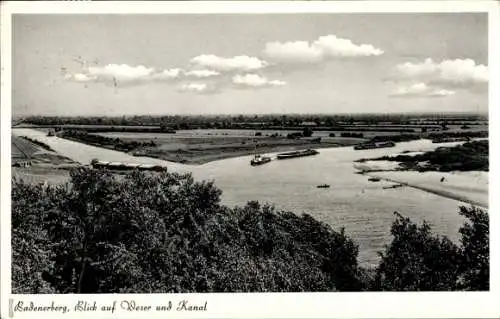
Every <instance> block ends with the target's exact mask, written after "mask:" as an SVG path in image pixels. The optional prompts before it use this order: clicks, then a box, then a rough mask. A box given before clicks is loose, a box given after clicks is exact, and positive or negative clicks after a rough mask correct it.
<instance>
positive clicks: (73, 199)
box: [12, 168, 362, 293]
mask: <svg viewBox="0 0 500 319" xmlns="http://www.w3.org/2000/svg"><path fill="white" fill-rule="evenodd" d="M13 193H14V194H15V196H14V197H13V200H14V201H15V205H14V207H13V208H14V210H13V238H12V245H13V253H14V258H13V261H14V262H13V269H15V270H16V275H15V276H14V277H13V279H14V281H15V282H14V283H13V287H14V291H21V292H25V293H27V292H31V293H35V292H51V291H53V292H57V293H120V292H144V293H146V292H147V293H153V292H156V293H159V292H222V291H233V292H234V291H241V292H244V291H257V292H263V291H333V290H359V289H360V287H361V286H362V284H361V283H360V281H359V279H358V266H357V253H358V250H357V247H356V245H355V244H354V243H353V242H352V241H351V240H350V239H349V238H348V237H347V236H346V235H345V234H344V232H343V231H341V232H340V233H337V232H335V231H333V230H332V229H331V227H330V226H328V225H326V224H324V223H322V222H319V221H316V220H315V219H313V218H312V217H311V216H309V215H303V216H297V215H295V214H293V213H289V212H278V211H276V210H275V209H274V208H273V207H270V206H261V205H260V204H258V203H256V202H250V203H249V204H248V205H247V206H245V207H243V208H238V207H237V208H234V209H230V208H227V207H224V206H221V205H220V195H221V192H220V190H219V189H217V188H216V187H215V186H214V185H213V183H211V182H201V183H198V182H194V180H193V178H192V177H191V175H188V174H185V175H180V174H171V173H166V172H164V173H159V174H155V173H144V172H133V173H130V174H127V175H125V176H124V177H121V178H118V177H116V176H115V175H112V174H111V173H109V172H106V171H99V170H93V169H83V168H82V169H78V170H74V171H72V173H71V183H70V184H69V185H65V186H57V187H48V188H46V189H43V188H40V187H38V186H31V185H27V184H24V183H22V182H16V183H14V184H13ZM27 221H30V222H29V223H28V222H27ZM28 234H31V235H30V236H27V235H28ZM25 241H26V243H25ZM31 250H32V252H30V251H31ZM29 270H31V271H29ZM33 270H34V271H33ZM40 274H43V278H42V277H41V275H40ZM26 280H29V282H30V283H31V284H30V286H28V287H19V285H21V283H25V282H26Z"/></svg>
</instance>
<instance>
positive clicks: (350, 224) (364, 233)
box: [12, 129, 467, 266]
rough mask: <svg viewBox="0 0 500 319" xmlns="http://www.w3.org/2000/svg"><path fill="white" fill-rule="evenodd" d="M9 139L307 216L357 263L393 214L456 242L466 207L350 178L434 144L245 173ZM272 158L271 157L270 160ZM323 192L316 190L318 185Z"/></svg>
mask: <svg viewBox="0 0 500 319" xmlns="http://www.w3.org/2000/svg"><path fill="white" fill-rule="evenodd" d="M12 134H14V135H19V136H23V135H24V136H28V137H30V138H34V139H36V140H39V141H41V142H44V143H46V144H48V145H49V146H50V147H52V148H53V149H54V150H55V151H56V152H58V153H60V154H62V155H64V156H67V157H69V158H71V159H73V160H75V161H78V162H80V163H83V164H88V163H89V162H90V161H91V160H92V159H93V158H98V159H99V160H103V161H120V162H130V163H145V164H162V165H167V167H168V169H169V171H175V172H191V173H193V176H194V177H195V178H196V179H198V180H207V179H208V180H215V183H216V185H217V186H218V187H219V188H220V189H222V191H223V195H222V201H223V203H224V204H227V205H229V206H234V205H244V204H245V203H246V202H247V201H249V200H258V201H260V202H268V203H272V204H274V205H275V206H276V207H277V208H279V209H285V210H291V211H293V212H296V213H302V212H304V213H309V214H310V215H312V216H313V217H315V218H317V219H319V220H322V221H324V222H326V223H328V224H330V225H331V226H332V227H333V228H334V229H336V230H339V229H340V227H345V231H346V233H347V234H348V235H349V236H351V238H352V239H353V240H354V241H355V242H356V243H357V244H358V245H359V261H360V263H361V264H362V265H365V266H366V265H375V264H376V263H377V262H378V255H377V252H378V251H381V250H383V249H384V245H386V244H388V243H389V242H390V240H391V236H390V227H391V224H392V222H393V221H394V214H393V212H394V211H398V212H399V213H401V214H402V215H404V216H408V217H410V218H411V219H412V220H413V221H416V222H421V221H423V220H424V219H425V220H427V221H428V222H429V224H430V225H431V226H432V229H433V230H434V231H435V232H436V233H439V234H441V235H446V236H448V237H449V238H450V239H451V240H453V241H457V240H458V229H459V227H460V226H461V225H462V223H463V218H462V217H461V216H459V215H458V206H459V205H467V204H465V203H462V202H459V201H457V200H453V199H449V198H445V197H441V196H438V195H435V194H431V193H428V192H424V191H421V190H418V189H414V188H410V187H401V188H395V189H383V186H387V185H391V184H392V183H390V182H384V181H381V182H378V183H374V182H370V181H368V179H367V177H366V176H362V175H359V174H356V170H355V168H354V165H353V161H354V160H356V159H359V158H372V157H379V156H383V155H392V154H398V153H401V152H402V151H428V150H432V149H435V148H436V147H438V146H444V145H450V146H451V145H454V144H456V143H446V144H432V143H431V142H430V141H428V140H418V141H411V142H404V143H399V144H398V145H397V146H396V147H393V148H386V149H375V150H361V151H354V150H353V148H352V147H341V148H331V149H321V150H320V154H319V155H317V156H311V157H304V158H297V159H290V160H283V161H272V162H270V163H268V164H265V165H262V166H257V167H252V166H250V165H249V160H250V156H245V157H238V158H230V159H225V160H220V161H215V162H210V163H207V164H204V165H199V166H188V165H183V164H178V163H171V162H167V161H162V160H158V159H152V158H144V157H134V156H131V155H127V154H124V153H122V152H117V151H113V150H107V149H102V148H98V147H94V146H90V145H85V144H82V143H78V142H73V141H69V140H65V139H61V138H57V137H47V136H46V133H44V132H41V131H37V130H33V129H13V130H12ZM271 155H274V154H271ZM324 183H326V184H330V185H331V187H330V188H326V189H318V188H316V186H317V185H319V184H324Z"/></svg>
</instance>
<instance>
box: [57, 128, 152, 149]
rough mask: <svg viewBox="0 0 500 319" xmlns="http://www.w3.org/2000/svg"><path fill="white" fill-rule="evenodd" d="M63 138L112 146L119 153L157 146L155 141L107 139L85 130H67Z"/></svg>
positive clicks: (62, 134)
mask: <svg viewBox="0 0 500 319" xmlns="http://www.w3.org/2000/svg"><path fill="white" fill-rule="evenodd" d="M60 136H61V137H62V138H68V139H75V140H78V141H81V142H84V143H87V144H92V145H96V146H112V147H113V148H114V149H116V150H119V151H126V152H129V151H133V150H135V149H137V148H139V147H154V146H156V143H155V141H153V140H150V141H149V142H138V141H135V140H132V141H127V140H122V139H120V138H118V137H116V138H113V137H107V136H102V135H98V134H89V133H87V132H86V131H83V130H65V131H63V132H62V133H60Z"/></svg>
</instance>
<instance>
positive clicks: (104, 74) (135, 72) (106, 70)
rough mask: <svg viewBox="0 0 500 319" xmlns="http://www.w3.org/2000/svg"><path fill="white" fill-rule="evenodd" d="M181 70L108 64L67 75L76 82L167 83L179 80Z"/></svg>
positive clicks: (67, 77)
mask: <svg viewBox="0 0 500 319" xmlns="http://www.w3.org/2000/svg"><path fill="white" fill-rule="evenodd" d="M181 71H182V70H181V69H164V70H157V69H154V68H148V67H145V66H143V65H138V66H129V65H127V64H108V65H105V66H91V67H88V68H86V69H85V70H84V71H83V72H82V73H76V74H70V75H66V79H69V80H73V81H76V82H90V81H94V82H114V81H116V82H118V83H120V82H123V83H142V82H147V81H165V80H172V79H177V78H179V77H180V75H181Z"/></svg>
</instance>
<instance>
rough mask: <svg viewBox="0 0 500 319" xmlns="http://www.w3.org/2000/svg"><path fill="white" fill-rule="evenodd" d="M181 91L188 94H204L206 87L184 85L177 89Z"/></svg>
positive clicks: (191, 84)
mask: <svg viewBox="0 0 500 319" xmlns="http://www.w3.org/2000/svg"><path fill="white" fill-rule="evenodd" d="M179 89H180V90H181V91H185V92H186V91H188V92H197V93H201V92H205V91H207V89H208V86H207V85H206V84H205V83H185V84H183V85H181V86H180V88H179Z"/></svg>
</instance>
